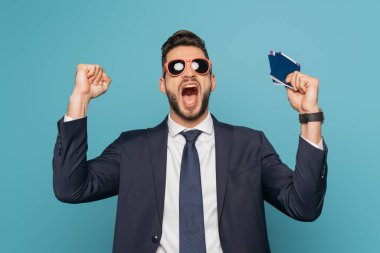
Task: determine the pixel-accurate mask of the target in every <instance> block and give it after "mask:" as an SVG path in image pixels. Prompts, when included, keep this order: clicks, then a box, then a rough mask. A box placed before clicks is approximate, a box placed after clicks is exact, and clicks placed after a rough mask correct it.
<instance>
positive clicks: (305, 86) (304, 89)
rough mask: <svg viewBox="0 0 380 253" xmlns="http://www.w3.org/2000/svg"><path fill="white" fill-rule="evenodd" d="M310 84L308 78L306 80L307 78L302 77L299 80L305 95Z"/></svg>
mask: <svg viewBox="0 0 380 253" xmlns="http://www.w3.org/2000/svg"><path fill="white" fill-rule="evenodd" d="M308 82H309V81H308V78H306V77H305V76H300V80H299V83H300V89H301V90H302V92H303V93H306V91H307V84H308Z"/></svg>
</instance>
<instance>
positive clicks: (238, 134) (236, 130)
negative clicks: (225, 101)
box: [216, 122, 264, 139]
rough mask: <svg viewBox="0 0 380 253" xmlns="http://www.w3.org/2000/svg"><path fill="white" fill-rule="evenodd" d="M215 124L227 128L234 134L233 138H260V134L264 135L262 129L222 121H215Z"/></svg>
mask: <svg viewBox="0 0 380 253" xmlns="http://www.w3.org/2000/svg"><path fill="white" fill-rule="evenodd" d="M216 125H217V126H218V125H219V126H222V127H225V128H226V129H229V130H230V131H231V133H232V135H233V136H234V138H242V139H244V138H248V139H252V138H254V139H261V138H262V135H264V133H263V131H261V130H257V129H254V128H250V127H246V126H240V125H232V124H228V123H224V122H217V124H216Z"/></svg>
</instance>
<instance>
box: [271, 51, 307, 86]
mask: <svg viewBox="0 0 380 253" xmlns="http://www.w3.org/2000/svg"><path fill="white" fill-rule="evenodd" d="M268 58H269V64H270V69H271V72H270V77H271V78H272V81H273V83H274V84H275V85H281V86H286V87H288V88H291V89H293V87H292V85H291V84H290V83H287V82H286V77H287V76H288V75H289V74H290V73H293V72H294V71H301V65H300V64H299V63H298V62H296V61H295V60H293V59H292V58H290V57H289V56H287V55H285V54H284V53H281V52H274V51H270V52H269V55H268Z"/></svg>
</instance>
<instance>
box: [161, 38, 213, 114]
mask: <svg viewBox="0 0 380 253" xmlns="http://www.w3.org/2000/svg"><path fill="white" fill-rule="evenodd" d="M196 58H206V57H205V54H204V53H203V51H202V50H201V49H200V48H197V47H194V46H178V47H175V48H173V49H172V50H170V51H169V53H168V54H167V56H166V62H170V61H171V60H175V59H196ZM215 85H216V83H215V76H214V75H211V74H210V73H208V74H206V75H200V74H198V73H197V72H195V71H194V70H193V68H192V67H191V63H190V62H188V63H186V66H185V69H184V70H183V72H182V73H181V74H180V75H179V76H176V77H173V76H171V75H170V74H169V73H167V71H166V73H165V76H164V77H161V79H160V90H161V92H162V93H164V94H166V95H167V97H168V100H169V103H170V112H171V116H172V117H173V118H176V119H178V120H181V121H183V120H184V121H197V120H198V119H201V118H202V119H203V118H204V117H205V116H206V115H207V113H208V100H209V97H210V93H211V92H212V91H214V89H215Z"/></svg>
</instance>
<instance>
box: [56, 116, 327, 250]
mask: <svg viewBox="0 0 380 253" xmlns="http://www.w3.org/2000/svg"><path fill="white" fill-rule="evenodd" d="M212 118H213V122H214V130H215V146H216V149H215V150H216V182H217V185H216V188H217V208H218V221H219V237H220V242H221V246H222V248H223V252H224V253H236V252H239V253H248V252H249V253H254V252H260V253H262V252H270V247H269V242H268V237H267V229H266V222H265V212H264V200H266V201H267V202H269V203H270V204H272V205H273V206H275V207H276V208H277V209H279V210H280V211H281V212H283V213H285V214H286V215H288V216H290V217H292V218H294V219H297V220H301V221H313V220H315V219H316V218H318V216H319V215H320V213H321V211H322V205H323V199H324V196H325V192H326V176H327V163H326V156H327V147H326V144H325V143H324V142H323V145H324V150H320V149H318V148H315V147H314V146H312V145H310V144H309V143H307V142H306V141H305V140H304V139H302V138H301V137H299V145H298V151H297V156H296V168H295V170H294V171H293V170H291V169H290V168H289V167H287V166H286V165H285V164H284V163H282V162H281V160H280V158H279V156H278V154H277V153H276V151H275V150H274V148H273V146H272V145H271V144H270V143H269V141H268V140H267V138H266V137H265V135H264V133H263V132H261V131H257V130H253V129H249V128H246V127H239V126H232V125H228V124H224V123H221V122H219V121H217V120H216V119H215V117H214V116H212ZM57 125H58V136H57V141H56V144H55V147H54V157H53V188H54V193H55V196H56V197H57V198H58V199H59V200H60V201H63V202H66V203H83V202H89V201H95V200H99V199H104V198H108V197H112V196H115V195H118V202H117V214H116V225H115V232H114V244H113V253H122V252H123V253H140V252H141V253H144V252H150V253H153V252H156V250H157V247H158V245H159V242H160V239H161V235H162V218H163V210H164V198H165V179H166V157H167V139H168V126H167V118H165V120H164V121H163V122H162V123H161V124H159V125H158V126H156V127H154V128H148V129H142V130H133V131H126V132H123V133H121V134H120V136H119V137H118V138H117V139H116V140H115V141H114V142H113V143H111V144H110V145H109V146H108V147H107V148H106V149H105V150H104V151H103V152H102V153H101V154H100V155H99V156H98V157H96V158H94V159H91V160H87V157H86V153H87V117H86V118H82V119H78V120H75V121H70V122H65V123H63V117H62V118H61V119H60V120H59V121H58V123H57Z"/></svg>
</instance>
